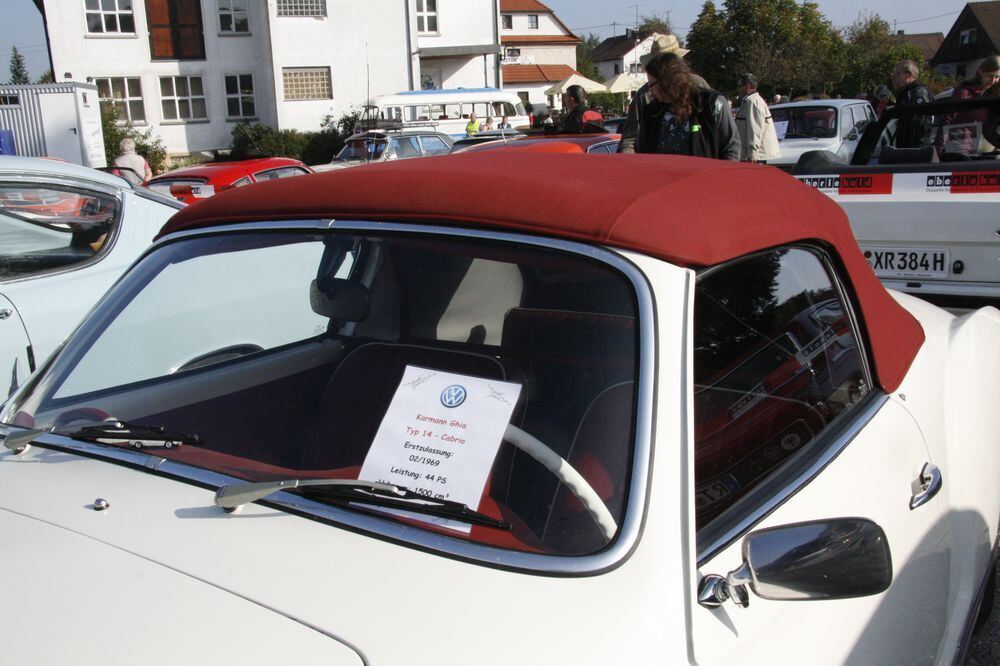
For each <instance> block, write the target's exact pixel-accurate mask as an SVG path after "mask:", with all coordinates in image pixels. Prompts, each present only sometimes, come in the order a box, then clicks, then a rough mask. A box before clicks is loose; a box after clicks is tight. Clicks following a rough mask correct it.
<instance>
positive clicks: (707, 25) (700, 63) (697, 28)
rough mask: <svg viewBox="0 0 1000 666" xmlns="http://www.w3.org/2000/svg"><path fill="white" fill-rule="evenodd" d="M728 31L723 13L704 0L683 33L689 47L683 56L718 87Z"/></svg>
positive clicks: (726, 57)
mask: <svg viewBox="0 0 1000 666" xmlns="http://www.w3.org/2000/svg"><path fill="white" fill-rule="evenodd" d="M727 40H728V32H727V29H726V20H725V15H724V13H723V12H719V11H717V10H716V8H715V3H714V2H712V0H707V2H705V4H704V6H702V9H701V13H700V14H698V18H697V19H696V20H695V22H694V24H693V25H692V26H691V30H690V31H688V35H687V48H688V49H690V50H691V53H690V55H688V56H687V58H688V59H689V60H690V61H691V65H692V66H693V67H694V70H695V71H696V72H698V73H699V74H701V75H702V76H703V77H705V79H706V80H707V81H708V82H709V85H712V86H714V87H719V86H721V85H722V84H721V83H716V82H717V81H721V80H722V78H723V76H724V74H725V71H726V62H727V60H728V58H729V46H728V41H727Z"/></svg>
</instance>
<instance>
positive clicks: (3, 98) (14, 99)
mask: <svg viewBox="0 0 1000 666" xmlns="http://www.w3.org/2000/svg"><path fill="white" fill-rule="evenodd" d="M20 104H21V97H20V96H19V95H0V106H19V105H20Z"/></svg>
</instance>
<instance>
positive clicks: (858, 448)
mask: <svg viewBox="0 0 1000 666" xmlns="http://www.w3.org/2000/svg"><path fill="white" fill-rule="evenodd" d="M861 330H863V327H860V326H858V324H857V322H856V321H855V319H854V311H853V309H852V308H851V305H850V302H849V300H847V299H846V298H845V296H844V291H843V290H842V289H841V288H840V287H839V281H838V280H837V278H836V273H835V271H834V270H833V268H832V264H831V263H830V262H829V261H828V259H827V257H826V256H825V255H824V253H823V252H822V251H820V250H819V249H816V248H809V247H793V248H783V249H780V250H774V251H768V252H764V253H760V254H757V255H753V256H750V257H747V258H744V259H742V260H739V261H735V262H732V263H731V264H728V265H726V266H722V267H718V268H716V269H713V270H710V271H706V272H704V273H703V274H702V275H701V276H699V280H698V285H697V288H696V296H695V314H694V331H695V333H694V355H693V358H694V377H695V380H694V381H695V383H694V389H693V390H694V405H695V422H696V426H695V432H694V456H693V459H694V461H695V462H694V478H695V498H694V500H695V502H694V503H695V515H696V524H697V532H696V542H697V557H698V580H696V581H694V582H693V585H694V586H695V589H693V590H691V598H692V599H695V600H696V601H695V602H694V603H693V604H692V610H691V622H690V631H691V640H692V645H693V651H694V655H695V660H696V661H697V663H699V664H730V663H740V664H785V663H787V664H793V663H794V664H800V663H816V664H820V663H830V664H844V663H848V664H850V663H853V664H927V663H936V662H937V661H938V660H939V659H941V660H943V659H945V658H946V657H948V656H950V655H944V654H939V650H942V643H943V641H942V637H943V636H944V632H945V618H946V606H947V603H948V596H949V594H948V593H949V583H950V578H949V577H950V573H949V566H950V551H949V548H948V544H949V541H950V536H949V534H950V533H949V530H948V524H947V516H948V508H949V507H948V501H947V494H946V493H939V494H937V495H936V496H934V495H933V492H934V491H933V489H930V490H929V492H927V493H926V494H927V495H931V498H930V500H929V501H927V502H926V503H925V504H923V505H922V506H919V507H917V508H915V509H911V508H910V505H911V500H913V498H914V497H922V496H923V495H921V493H924V492H925V490H927V489H925V488H924V486H923V485H921V484H920V482H919V481H918V479H921V476H922V472H924V471H925V465H927V464H928V463H932V462H933V461H931V460H930V458H929V455H928V452H927V447H926V445H925V442H924V440H923V437H922V435H921V432H920V429H919V428H918V427H917V425H916V424H915V422H914V420H913V418H912V417H911V415H910V414H909V412H908V411H907V410H906V409H905V408H904V407H903V405H902V404H901V403H900V402H899V398H897V397H894V396H887V395H885V394H883V393H881V392H880V391H879V390H878V389H877V388H874V384H873V382H872V379H871V375H870V371H869V369H868V366H867V361H866V358H867V357H866V352H865V343H864V338H863V337H862V336H861V334H860V331H861ZM928 469H933V468H928ZM915 482H916V483H915ZM847 517H851V518H864V519H868V520H870V521H873V522H874V523H876V524H877V525H878V526H880V527H881V528H882V529H883V530H884V532H885V537H886V539H885V540H886V542H887V544H888V548H889V552H890V554H891V562H892V582H891V585H890V586H889V587H888V589H887V590H884V591H882V592H880V593H878V594H872V595H870V596H863V597H856V598H846V599H835V600H804V601H803V600H796V601H775V600H769V599H764V598H761V597H758V596H756V595H754V594H753V593H750V594H749V605H748V606H746V607H743V606H741V605H739V604H737V603H736V602H733V601H726V602H725V603H723V604H722V605H721V606H718V607H714V608H712V607H708V605H703V604H702V603H699V602H698V601H697V599H698V594H699V592H702V591H703V588H704V585H703V582H702V581H703V579H704V578H705V576H708V575H710V574H716V575H720V576H726V575H727V574H729V573H730V572H733V571H735V570H737V569H738V568H739V567H740V566H741V564H742V563H743V560H744V552H743V545H744V541H745V540H746V537H747V536H748V535H750V534H751V533H754V532H756V531H758V530H762V529H765V528H770V527H778V526H786V525H793V524H797V523H804V522H809V521H818V520H829V519H836V518H847Z"/></svg>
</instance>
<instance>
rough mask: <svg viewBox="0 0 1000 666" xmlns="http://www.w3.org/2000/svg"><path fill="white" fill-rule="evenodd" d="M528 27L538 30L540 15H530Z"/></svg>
mask: <svg viewBox="0 0 1000 666" xmlns="http://www.w3.org/2000/svg"><path fill="white" fill-rule="evenodd" d="M528 27H529V28H531V29H532V30H538V14H528Z"/></svg>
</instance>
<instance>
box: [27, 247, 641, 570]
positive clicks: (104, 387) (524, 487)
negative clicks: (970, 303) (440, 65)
mask: <svg viewBox="0 0 1000 666" xmlns="http://www.w3.org/2000/svg"><path fill="white" fill-rule="evenodd" d="M282 244H283V245H284V246H285V247H284V250H285V251H286V252H291V254H289V256H293V255H295V253H299V254H298V255H295V256H296V259H295V262H296V263H295V265H296V266H297V268H296V269H295V271H297V272H296V274H295V279H294V280H291V279H290V280H289V284H288V291H287V292H280V293H279V292H275V293H273V294H264V293H262V292H263V290H264V287H263V286H262V287H261V288H260V289H257V288H256V284H258V283H254V282H253V281H252V280H248V281H247V283H246V284H245V285H244V286H245V289H246V290H247V291H246V292H236V293H233V292H232V291H231V289H232V287H231V286H229V287H223V286H219V287H218V288H213V287H211V286H210V285H202V286H201V287H199V288H200V289H201V290H202V291H203V292H213V293H211V294H198V295H197V296H192V295H191V292H190V289H187V290H186V291H187V292H188V294H189V298H203V300H204V303H201V304H195V305H193V306H192V305H191V304H190V303H189V302H187V301H185V306H186V307H191V309H190V310H189V312H186V313H181V314H180V315H178V314H177V313H174V314H173V317H172V319H171V321H173V322H184V323H180V324H176V325H172V326H173V328H172V330H170V331H169V332H167V331H161V332H159V333H157V332H155V328H156V326H157V324H158V322H160V321H162V316H171V315H168V314H167V313H165V312H163V313H160V312H157V313H152V312H150V311H152V310H154V309H165V308H167V307H169V304H167V305H164V301H163V300H162V299H157V298H156V295H157V294H158V293H160V292H159V291H158V289H162V290H163V292H164V293H167V292H169V293H171V294H176V293H178V292H179V291H182V290H183V288H182V287H181V286H180V285H179V284H175V283H172V282H171V281H170V280H169V278H170V277H171V276H172V275H175V274H176V273H173V272H172V267H174V266H176V265H178V264H183V263H184V262H187V261H190V262H191V268H190V269H189V270H188V273H189V274H190V275H191V276H192V277H189V278H188V279H192V280H194V279H195V277H193V276H194V275H195V274H196V273H197V271H195V270H194V264H195V263H197V262H201V263H205V264H206V268H205V270H206V271H208V270H209V268H208V267H210V266H213V265H214V262H213V259H220V258H225V257H226V255H227V253H234V254H239V252H240V250H242V251H244V252H250V253H254V252H256V253H257V254H258V255H259V259H258V260H256V261H254V262H253V263H252V264H246V265H247V266H249V267H251V268H252V270H255V271H259V272H263V273H265V274H277V273H276V271H279V270H281V271H282V274H284V275H287V274H289V273H290V272H294V271H292V269H291V268H289V269H288V270H283V269H281V268H280V267H279V266H278V265H275V266H269V265H268V264H267V262H266V261H265V260H264V257H265V256H266V254H267V251H268V246H272V245H282ZM317 248H319V249H321V252H320V253H319V256H317V255H316V251H317ZM306 255H308V256H309V257H311V259H310V260H309V262H308V265H306V266H304V264H305V263H306V261H305V260H304V257H305V256H306ZM157 256H158V257H160V259H159V261H160V262H161V265H160V266H158V267H151V269H150V270H147V271H133V272H132V273H131V274H130V275H133V276H136V275H140V274H147V275H150V277H146V278H143V279H142V280H141V282H142V284H139V283H137V284H134V285H130V286H129V285H127V286H126V287H125V290H126V292H127V293H126V294H125V295H123V296H122V297H121V300H119V299H112V302H111V303H108V304H106V305H105V307H104V309H105V312H103V313H102V314H99V315H97V319H98V322H99V325H98V326H95V329H103V331H104V332H103V334H102V337H101V339H96V340H95V339H94V336H91V339H88V340H82V341H80V342H79V344H78V345H76V346H75V348H74V349H72V350H68V353H67V354H66V355H65V358H66V368H65V372H64V373H63V374H62V376H61V378H60V379H59V380H58V381H57V382H56V383H55V385H54V390H53V391H52V392H51V393H50V394H49V395H48V397H47V398H45V399H43V401H42V402H41V403H40V404H35V405H25V406H20V413H19V418H20V419H21V420H22V421H23V422H25V423H27V422H28V421H31V422H32V423H33V424H34V425H36V426H38V425H42V424H43V423H44V422H48V423H50V424H51V425H53V426H54V427H55V428H56V430H57V432H65V433H69V432H72V431H73V429H74V428H76V427H78V426H79V425H81V424H82V423H85V422H92V421H93V420H95V419H99V420H102V419H108V418H113V419H119V420H122V421H128V422H140V423H145V424H160V425H165V426H167V427H169V428H171V429H173V430H178V431H181V432H187V433H194V434H197V436H198V437H199V438H200V441H201V443H200V445H198V446H185V447H180V448H176V449H173V450H170V451H164V452H162V455H164V457H167V458H170V459H174V460H177V461H179V462H185V463H188V464H190V465H194V466H196V467H202V468H207V469H211V470H214V471H218V472H221V473H224V474H229V475H232V476H234V477H237V478H241V479H247V480H253V481H264V480H275V479H284V478H301V477H319V478H357V475H358V473H359V470H360V467H361V465H362V464H363V463H364V461H365V457H366V455H367V453H368V450H369V447H370V446H371V444H372V441H373V439H374V438H375V434H376V432H377V431H378V429H379V426H380V424H381V423H382V419H383V417H384V416H385V414H386V410H387V409H388V407H389V403H390V401H391V400H392V398H393V395H394V394H395V392H396V391H397V390H398V387H399V386H400V381H401V378H402V376H403V373H404V371H405V370H406V368H407V367H411V366H416V367H419V368H428V369H433V370H437V371H442V372H449V373H456V374H458V375H463V376H471V377H478V378H484V379H491V380H498V381H505V382H513V383H516V384H518V385H520V386H521V387H522V388H521V393H520V398H519V400H518V402H517V404H516V406H515V407H514V410H513V416H512V418H511V425H514V426H516V427H517V428H520V429H521V430H523V431H524V432H526V433H529V434H530V435H531V436H533V437H534V438H537V439H538V440H540V441H541V442H543V443H544V444H545V445H546V446H547V447H548V448H549V449H550V450H551V451H552V452H554V453H555V454H556V455H558V456H560V457H561V458H563V459H564V460H566V461H568V463H569V464H570V465H572V466H573V467H574V468H575V469H576V470H577V471H578V472H579V473H580V474H581V475H582V476H583V477H584V478H585V479H586V480H587V482H588V483H589V485H590V486H591V488H592V489H593V490H594V491H596V493H597V494H598V495H599V496H600V499H601V501H602V502H603V503H604V504H605V505H606V506H607V508H608V509H609V511H610V512H611V514H612V516H613V517H614V519H615V521H617V523H618V524H620V522H621V519H622V517H623V515H624V512H625V501H626V497H627V492H626V491H627V488H628V484H629V479H630V471H631V465H632V442H633V431H634V427H635V419H636V416H635V413H636V407H635V401H636V384H637V326H636V321H637V306H636V298H635V295H634V288H633V287H632V286H631V284H630V283H629V282H628V280H626V279H625V278H624V277H623V276H622V275H620V274H619V273H618V272H617V271H615V270H614V269H611V268H609V267H608V266H606V265H604V264H601V263H599V262H597V261H593V260H589V259H583V258H581V257H579V256H574V255H571V254H567V253H559V252H555V251H551V250H544V251H543V250H539V249H532V248H530V247H523V246H517V245H511V244H499V243H489V242H486V241H479V240H477V241H472V240H468V239H463V240H461V241H459V242H456V241H455V240H453V239H452V240H445V239H436V238H427V237H419V236H405V235H396V236H393V235H386V236H382V237H379V236H359V235H347V234H345V235H340V234H337V235H330V236H327V237H325V238H322V237H315V236H312V235H309V236H308V237H303V236H301V235H299V236H296V235H294V234H291V235H288V236H287V237H285V236H284V235H282V236H281V238H280V239H279V238H277V237H276V235H275V234H274V233H271V234H230V235H229V236H226V237H219V238H214V239H213V238H211V237H205V238H201V239H189V240H186V241H183V242H181V243H174V244H172V245H171V246H170V247H168V248H164V250H161V251H160V252H157V253H154V254H153V255H152V256H151V257H148V258H147V261H155V259H154V258H155V257H157ZM291 261H292V260H291V259H289V262H291ZM212 270H213V271H216V270H218V266H217V265H214V268H213V269H212ZM236 270H237V268H236V267H235V266H234V267H233V271H236ZM161 278H162V281H163V285H162V287H160V286H159V281H160V280H161ZM134 279H135V280H139V278H134ZM238 282H239V280H237V281H236V283H238ZM226 284H227V285H232V284H234V282H233V281H228V282H227V283H226ZM259 284H261V285H263V284H264V282H260V283H259ZM143 289H145V292H143ZM293 291H294V293H293ZM144 293H149V294H150V295H149V302H148V303H146V302H143V298H144ZM250 294H253V295H254V296H253V297H252V298H251V297H249V295H250ZM154 302H155V304H156V305H155V307H154V306H153V305H152V303H154ZM270 302H273V303H276V304H278V305H276V309H275V310H274V311H273V312H270V313H268V314H266V315H265V317H263V319H264V320H266V321H265V322H263V323H260V321H261V319H262V317H261V309H262V308H263V309H264V310H266V305H267V304H268V303H270ZM293 302H294V303H293ZM227 307H228V308H231V311H230V312H225V313H222V312H218V310H219V308H227ZM136 313H138V314H136ZM296 318H298V320H296ZM123 320H131V322H132V323H131V324H129V325H128V326H126V325H125V324H124V323H123ZM215 322H218V325H217V326H216V325H215ZM275 322H278V324H277V325H275V326H272V324H275ZM282 324H283V325H287V327H288V329H289V330H292V331H294V332H293V333H292V334H289V333H287V331H283V332H282V334H281V335H284V336H285V337H284V338H282V337H280V336H279V338H272V339H269V337H268V334H266V333H265V332H264V329H267V328H268V327H271V328H275V327H277V328H281V325H282ZM226 327H228V332H226V333H225V335H224V336H223V337H222V338H219V339H218V340H217V341H216V342H213V343H212V345H213V348H211V349H199V350H194V349H192V348H189V347H184V350H183V351H182V352H180V351H177V350H174V351H171V352H169V353H168V349H170V348H171V345H181V346H182V347H183V345H184V344H186V343H185V342H183V340H185V339H186V340H191V339H198V338H199V336H200V338H201V339H202V340H204V339H205V336H206V334H205V333H204V332H205V331H208V330H211V331H215V332H218V331H219V330H220V328H226ZM254 327H257V328H259V329H260V334H256V333H255V331H254V330H253V329H254ZM141 331H146V332H141ZM301 331H306V332H308V333H310V335H307V336H302V335H301V334H300V332H301ZM157 335H161V336H162V337H160V338H158V337H157ZM289 335H291V337H292V338H293V339H291V340H288V339H287V337H288V336H289ZM136 336H138V337H140V338H141V337H145V340H146V342H145V344H144V345H142V349H139V347H138V346H136V345H135V344H132V345H130V344H129V343H127V342H126V341H127V340H134V339H136ZM158 341H162V349H163V352H162V355H161V354H160V352H158V351H156V350H157V347H158ZM276 342H277V343H276ZM171 354H176V355H174V356H172V355H171ZM182 354H184V355H187V357H182V356H181V355H182ZM158 355H161V356H162V357H161V358H155V357H157V356H158ZM111 358H115V359H117V360H116V361H115V362H111V361H110V359H111ZM182 358H183V360H182ZM143 365H145V368H143V367H142V366H143ZM113 366H115V367H113ZM262 415H266V418H261V417H262ZM472 508H476V507H472ZM479 511H481V512H484V513H487V514H491V515H495V517H497V518H500V519H502V520H504V521H506V522H508V523H510V525H511V526H512V527H511V530H510V531H509V532H505V531H501V530H496V529H491V528H489V527H484V526H478V525H476V526H473V527H472V530H471V533H470V534H469V535H468V539H469V540H470V541H473V542H477V543H485V544H490V545H495V546H501V547H507V548H514V549H518V550H522V551H527V552H540V553H549V554H561V555H579V554H586V553H592V552H595V551H597V550H600V549H602V548H604V547H606V546H607V545H608V543H609V540H608V538H607V537H606V536H605V535H604V534H602V532H601V531H600V530H599V529H598V527H597V526H596V525H595V523H594V520H593V519H592V518H591V517H590V515H589V514H588V513H587V511H586V510H585V509H584V506H583V504H581V501H580V499H578V498H577V497H576V496H575V494H574V492H572V491H571V490H570V489H569V488H567V487H566V486H565V485H564V484H563V483H561V482H560V481H559V479H558V478H556V476H554V475H553V473H552V472H551V471H550V470H549V469H547V468H546V467H545V466H544V465H543V464H540V463H539V461H538V460H536V459H535V458H533V457H532V456H531V455H528V454H526V453H525V451H523V450H521V449H519V448H517V447H515V446H513V445H512V444H511V443H510V442H504V443H502V444H501V447H500V449H499V451H498V453H497V455H496V458H495V460H494V464H493V467H492V469H491V471H490V475H489V479H488V481H487V483H486V487H485V488H484V491H483V497H482V501H481V502H480V505H479ZM399 520H404V521H405V519H399ZM420 526H421V527H426V528H427V529H432V530H433V529H436V528H435V527H434V526H430V525H423V524H421V525H420ZM441 529H442V530H443V533H445V534H448V535H449V536H456V537H457V538H462V536H461V534H457V535H456V534H454V533H453V532H452V531H450V530H447V529H444V528H441Z"/></svg>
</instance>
